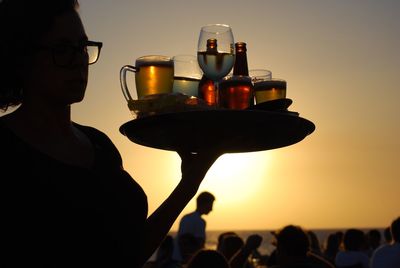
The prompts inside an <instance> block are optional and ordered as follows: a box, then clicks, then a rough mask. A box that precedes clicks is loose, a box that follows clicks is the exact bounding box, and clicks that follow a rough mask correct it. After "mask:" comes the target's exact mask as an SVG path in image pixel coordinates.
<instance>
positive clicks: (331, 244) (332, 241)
mask: <svg viewBox="0 0 400 268" xmlns="http://www.w3.org/2000/svg"><path fill="white" fill-rule="evenodd" d="M339 248H340V238H339V237H338V235H337V234H336V233H332V234H329V236H328V238H327V240H326V248H325V250H324V252H323V256H324V258H326V259H327V260H328V261H330V262H331V263H335V258H336V254H337V253H338V252H339Z"/></svg>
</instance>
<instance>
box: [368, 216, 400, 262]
mask: <svg viewBox="0 0 400 268" xmlns="http://www.w3.org/2000/svg"><path fill="white" fill-rule="evenodd" d="M390 231H391V234H392V239H393V241H392V243H391V244H385V245H382V246H381V247H379V248H377V249H376V250H375V252H374V253H373V255H372V258H371V268H399V267H400V217H399V218H397V219H395V220H393V222H392V224H391V226H390Z"/></svg>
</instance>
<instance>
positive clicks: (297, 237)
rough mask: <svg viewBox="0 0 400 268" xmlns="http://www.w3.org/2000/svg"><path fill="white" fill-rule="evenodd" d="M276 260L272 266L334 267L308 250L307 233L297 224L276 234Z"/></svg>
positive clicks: (283, 267)
mask: <svg viewBox="0 0 400 268" xmlns="http://www.w3.org/2000/svg"><path fill="white" fill-rule="evenodd" d="M276 243H277V244H276V247H277V248H276V260H277V264H276V265H275V266H272V267H274V268H289V267H299V268H300V267H302V268H306V267H307V268H317V267H318V268H334V266H333V265H332V264H330V263H329V262H328V261H326V260H324V259H323V258H322V257H320V256H318V255H315V254H313V253H312V252H311V251H310V240H309V237H308V235H307V233H306V232H305V231H304V230H303V229H302V228H301V227H299V226H294V225H288V226H285V227H284V228H283V229H282V230H280V231H279V232H278V233H277V235H276Z"/></svg>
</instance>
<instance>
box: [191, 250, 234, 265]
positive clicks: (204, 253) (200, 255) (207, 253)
mask: <svg viewBox="0 0 400 268" xmlns="http://www.w3.org/2000/svg"><path fill="white" fill-rule="evenodd" d="M186 268H230V266H229V263H228V261H227V259H226V258H225V257H224V255H222V253H220V252H218V251H216V250H211V249H203V250H199V251H198V252H197V253H196V254H195V255H193V257H192V258H191V259H190V260H189V262H188V264H187V266H186Z"/></svg>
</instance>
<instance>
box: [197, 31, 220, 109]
mask: <svg viewBox="0 0 400 268" xmlns="http://www.w3.org/2000/svg"><path fill="white" fill-rule="evenodd" d="M206 54H218V50H217V39H215V38H210V39H207V50H206ZM205 56H206V55H204V57H205ZM198 96H199V98H201V99H203V100H204V101H205V102H206V103H207V105H210V106H215V105H216V103H217V98H216V97H217V92H216V89H215V86H214V81H212V80H211V79H209V78H207V77H206V76H205V74H203V76H202V77H201V80H200V82H199V89H198Z"/></svg>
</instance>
